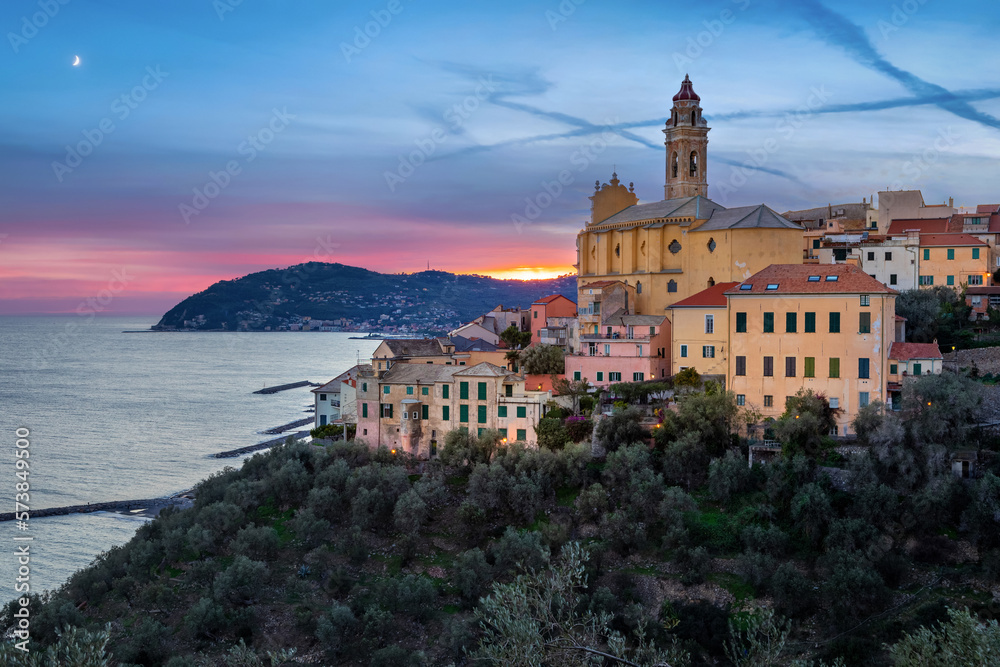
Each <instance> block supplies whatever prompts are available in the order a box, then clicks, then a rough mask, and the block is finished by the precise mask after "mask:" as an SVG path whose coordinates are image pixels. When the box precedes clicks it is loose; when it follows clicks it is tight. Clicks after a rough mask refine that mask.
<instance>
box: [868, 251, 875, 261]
mask: <svg viewBox="0 0 1000 667" xmlns="http://www.w3.org/2000/svg"><path fill="white" fill-rule="evenodd" d="M868 261H869V262H874V261H875V253H873V252H870V253H868Z"/></svg>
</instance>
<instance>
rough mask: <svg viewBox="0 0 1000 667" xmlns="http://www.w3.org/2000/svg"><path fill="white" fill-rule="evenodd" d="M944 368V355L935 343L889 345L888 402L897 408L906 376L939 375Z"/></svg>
mask: <svg viewBox="0 0 1000 667" xmlns="http://www.w3.org/2000/svg"><path fill="white" fill-rule="evenodd" d="M943 370H944V356H943V355H942V354H941V348H939V347H938V346H937V343H901V342H894V343H893V344H892V345H890V346H889V376H888V382H887V389H888V396H889V399H888V403H889V405H890V406H891V407H892V409H893V410H899V409H900V404H899V398H900V394H901V392H902V390H903V381H904V380H906V378H907V377H920V376H921V375H932V374H933V375H940V374H941V371H943Z"/></svg>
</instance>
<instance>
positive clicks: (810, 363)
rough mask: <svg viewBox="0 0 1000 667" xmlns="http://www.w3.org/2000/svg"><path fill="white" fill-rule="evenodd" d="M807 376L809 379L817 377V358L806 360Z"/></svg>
mask: <svg viewBox="0 0 1000 667" xmlns="http://www.w3.org/2000/svg"><path fill="white" fill-rule="evenodd" d="M805 367H806V368H805V376H806V377H807V378H814V377H816V357H806V358H805Z"/></svg>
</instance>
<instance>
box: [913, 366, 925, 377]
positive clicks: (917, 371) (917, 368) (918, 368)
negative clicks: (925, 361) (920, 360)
mask: <svg viewBox="0 0 1000 667" xmlns="http://www.w3.org/2000/svg"><path fill="white" fill-rule="evenodd" d="M921 372H923V367H922V366H921V365H920V364H913V374H914V375H916V376H919V375H920V374H921Z"/></svg>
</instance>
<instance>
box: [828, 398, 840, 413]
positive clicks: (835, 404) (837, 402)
mask: <svg viewBox="0 0 1000 667" xmlns="http://www.w3.org/2000/svg"><path fill="white" fill-rule="evenodd" d="M839 407H840V398H839V397H837V396H832V397H831V398H830V408H832V409H833V410H836V409H837V408H839Z"/></svg>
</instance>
